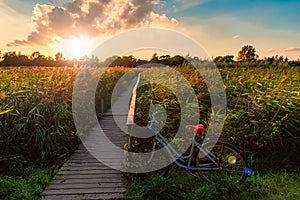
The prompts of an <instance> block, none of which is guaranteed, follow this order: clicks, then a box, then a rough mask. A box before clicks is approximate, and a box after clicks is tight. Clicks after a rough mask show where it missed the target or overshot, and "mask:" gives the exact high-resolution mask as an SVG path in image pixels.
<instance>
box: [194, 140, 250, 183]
mask: <svg viewBox="0 0 300 200" xmlns="http://www.w3.org/2000/svg"><path fill="white" fill-rule="evenodd" d="M209 149H210V151H209ZM195 164H196V167H197V168H202V169H203V170H199V171H198V174H199V176H200V177H201V178H202V179H203V180H205V181H207V182H209V183H213V184H221V183H230V184H242V183H243V182H244V181H245V180H246V175H245V174H244V169H245V167H246V166H247V163H246V160H245V156H244V155H243V153H242V152H241V151H240V150H239V149H238V148H237V147H235V146H233V145H231V144H229V143H224V142H217V143H216V144H212V143H207V144H204V145H203V146H202V149H201V150H200V151H199V153H198V155H197V156H196V158H195Z"/></svg>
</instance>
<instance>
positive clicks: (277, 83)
mask: <svg viewBox="0 0 300 200" xmlns="http://www.w3.org/2000/svg"><path fill="white" fill-rule="evenodd" d="M129 70H130V69H128V68H123V67H115V68H109V70H107V71H106V73H105V74H104V75H103V76H102V77H101V79H100V82H99V86H98V93H97V95H96V99H97V100H99V99H101V98H105V99H106V101H107V102H109V100H110V95H109V94H110V93H111V91H112V89H113V87H114V84H115V83H116V82H117V81H118V79H119V78H120V77H121V76H122V75H123V74H125V73H126V72H128V71H129ZM153 70H154V71H152V72H151V71H149V72H148V73H147V72H146V73H144V74H143V76H145V77H146V76H150V75H151V74H152V75H153V74H155V75H159V76H160V77H161V79H163V78H164V75H163V74H160V72H159V69H153ZM155 70H156V71H155ZM176 70H177V71H178V72H180V73H182V75H183V76H184V77H185V78H186V79H187V80H188V82H189V84H190V85H191V86H192V88H193V89H194V91H195V93H196V96H197V99H198V103H199V109H200V111H201V118H200V119H199V120H200V122H201V123H203V124H205V125H206V126H208V124H209V119H210V117H211V110H210V95H209V94H208V92H207V88H206V86H205V82H203V80H202V78H201V76H200V74H199V73H197V72H196V71H195V70H194V69H192V68H191V67H189V66H185V67H178V68H176ZM76 74H77V69H76V68H61V67H56V68H55V67H54V68H41V67H35V68H25V69H22V68H13V69H5V70H1V69H0V80H1V82H0V151H1V155H0V172H1V175H0V197H1V198H3V199H38V198H39V196H40V195H41V193H42V191H43V189H44V187H45V186H46V185H47V183H48V182H49V181H50V180H51V177H52V176H53V175H54V174H55V172H56V171H57V168H58V167H59V166H60V165H61V164H62V163H63V162H64V161H65V160H66V159H67V158H68V156H69V155H70V154H71V153H72V152H73V151H74V149H76V147H77V146H78V144H79V143H80V141H79V137H78V134H77V133H76V130H75V126H74V123H73V118H72V110H71V106H72V101H71V100H72V88H73V84H74V81H75V77H76ZM95 75H97V74H95ZM221 75H222V78H223V81H224V84H225V90H226V94H227V106H228V108H227V117H226V121H225V126H224V129H223V134H224V135H233V136H235V137H236V142H237V144H238V146H240V147H241V148H242V149H243V150H244V151H245V152H246V154H247V156H248V161H249V163H250V164H251V165H252V166H254V167H255V170H256V171H255V176H253V177H251V178H250V179H248V180H247V182H246V183H245V185H243V186H240V187H236V186H232V185H226V184H225V185H223V186H222V187H215V186H210V185H206V184H205V183H203V182H200V183H194V182H193V180H191V178H190V177H189V176H187V174H185V172H183V171H181V170H178V169H176V168H175V169H173V170H171V172H170V174H169V176H167V177H150V176H143V177H139V176H130V177H129V180H130V185H129V190H128V193H127V197H128V198H133V199H178V198H181V199H214V198H215V199H299V198H300V194H299V191H300V186H299V182H300V180H299V166H300V161H299V156H298V155H299V153H300V152H299V148H298V147H299V144H300V143H299V132H300V130H299V124H300V110H299V109H300V101H299V99H300V73H299V70H297V69H258V68H253V69H248V68H242V69H230V68H225V69H221ZM168 78H172V77H168ZM153 94H155V95H154V96H153ZM173 97H174V95H172V94H171V91H170V90H169V89H168V88H165V87H161V86H160V85H155V84H149V85H146V86H143V87H142V88H140V90H139V91H138V98H137V100H138V105H137V110H136V116H135V118H136V120H137V121H139V122H140V123H147V117H148V116H147V115H148V114H147V113H146V112H144V111H145V110H146V111H147V108H148V107H149V106H150V105H152V104H155V103H159V104H161V105H162V106H163V107H165V108H166V109H167V110H168V112H170V113H168V115H170V116H174V117H175V119H174V118H172V119H170V120H168V122H167V124H166V127H165V129H164V132H165V133H170V135H169V136H170V137H172V134H173V133H175V132H176V129H177V125H176V124H177V123H178V118H176V117H177V116H178V115H177V114H178V113H180V108H179V107H178V101H176V99H173ZM107 106H109V105H107ZM100 117H101V116H100ZM142 178H144V179H145V180H144V179H142Z"/></svg>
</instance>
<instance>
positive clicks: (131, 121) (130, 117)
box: [126, 73, 141, 149]
mask: <svg viewBox="0 0 300 200" xmlns="http://www.w3.org/2000/svg"><path fill="white" fill-rule="evenodd" d="M140 78H141V73H139V74H138V78H137V81H136V84H135V86H134V87H133V90H132V96H131V102H130V106H129V111H128V117H127V122H126V125H127V128H128V132H129V133H130V132H131V131H132V129H133V125H134V112H135V103H136V90H137V87H138V85H139V82H140ZM130 147H131V136H129V140H128V148H129V149H130Z"/></svg>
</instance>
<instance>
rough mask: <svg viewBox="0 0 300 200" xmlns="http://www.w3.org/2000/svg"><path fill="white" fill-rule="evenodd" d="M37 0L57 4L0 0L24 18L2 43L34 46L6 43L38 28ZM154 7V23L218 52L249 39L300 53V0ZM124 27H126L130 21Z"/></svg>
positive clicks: (266, 51) (176, 2)
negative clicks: (34, 14)
mask: <svg viewBox="0 0 300 200" xmlns="http://www.w3.org/2000/svg"><path fill="white" fill-rule="evenodd" d="M70 1H71V0H64V1H57V0H56V1H55V0H54V1H52V3H53V2H61V3H60V5H63V3H65V2H70ZM111 1H113V0H111ZM128 1H131V2H133V1H132V0H128ZM37 3H39V4H49V5H51V3H50V1H48V0H41V1H38V0H0V5H1V7H2V9H1V7H0V9H1V14H2V15H3V16H0V17H2V18H5V19H7V20H6V21H11V22H14V23H15V24H14V25H16V24H17V22H16V20H17V19H19V21H20V30H19V31H20V32H19V33H18V28H17V27H11V32H14V34H13V35H11V34H8V33H3V35H1V38H2V43H0V49H3V50H13V49H16V50H18V49H19V50H22V51H23V50H26V49H31V48H32V46H34V45H32V46H31V47H30V48H29V47H28V45H27V47H26V46H24V45H23V43H21V42H19V43H20V44H22V45H16V46H15V47H14V46H13V45H12V46H10V47H9V48H8V47H6V46H5V45H6V44H7V43H9V42H12V40H20V41H21V40H26V38H27V37H28V36H30V33H31V32H34V31H35V25H34V24H33V25H32V22H31V17H32V11H33V8H34V7H35V5H36V4H37ZM8 8H9V9H11V10H9V9H8ZM151 9H153V10H151V12H153V13H156V14H157V15H155V16H156V19H157V20H160V21H157V22H156V23H153V24H156V25H159V26H163V23H166V27H167V28H171V29H174V30H177V31H179V32H182V33H184V34H186V35H188V36H190V37H192V38H193V39H195V40H196V41H197V42H198V43H200V44H201V45H202V46H203V47H204V48H206V50H207V51H208V53H209V54H211V55H212V56H217V55H226V54H233V55H236V54H237V51H238V50H239V49H240V48H241V47H242V46H243V45H246V44H251V45H253V46H254V47H256V49H257V51H258V53H259V54H260V55H261V56H260V57H265V56H272V55H276V54H279V55H284V56H289V58H291V59H300V51H299V49H300V23H299V22H300V12H299V10H300V1H296V0H285V1H284V0H273V1H271V0H264V1H261V0H260V1H259V0H252V1H250V0H243V1H240V0H239V1H238V0H196V1H189V0H160V2H159V4H157V5H155V6H154V8H151ZM13 13H16V14H13ZM149 13H150V11H149ZM1 14H0V15H1ZM163 15H166V17H167V18H163ZM106 16H107V15H106ZM9 17H11V19H10V18H9ZM171 19H174V21H173V22H175V21H176V22H177V25H176V26H175V25H174V24H175V23H171ZM168 20H169V21H168ZM0 23H2V24H0V25H1V26H2V27H3V26H4V23H5V21H4V19H3V20H2V21H1V20H0ZM6 27H8V30H7V31H9V29H10V26H9V25H8V24H6ZM124 29H125V30H126V27H124ZM0 34H2V33H0ZM88 35H89V37H90V36H91V35H92V34H90V32H88ZM52 36H53V35H52ZM5 43H6V44H5ZM19 43H18V44H19ZM30 44H31V43H30ZM47 48H48V50H47ZM36 49H38V50H40V51H47V52H49V53H53V52H55V49H52V50H50V48H49V47H46V45H37V46H36Z"/></svg>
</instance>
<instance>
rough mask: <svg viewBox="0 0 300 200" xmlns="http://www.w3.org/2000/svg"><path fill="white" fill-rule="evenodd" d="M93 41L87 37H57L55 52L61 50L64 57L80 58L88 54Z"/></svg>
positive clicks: (91, 48)
mask: <svg viewBox="0 0 300 200" xmlns="http://www.w3.org/2000/svg"><path fill="white" fill-rule="evenodd" d="M94 44H95V43H94V41H93V40H92V39H89V38H83V37H82V38H72V39H69V40H65V39H58V43H56V44H55V45H54V49H55V50H56V51H57V52H62V53H63V55H64V57H65V58H66V59H73V58H75V59H80V58H82V57H83V56H85V55H88V54H89V53H90V52H91V51H92V50H93V46H94Z"/></svg>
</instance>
